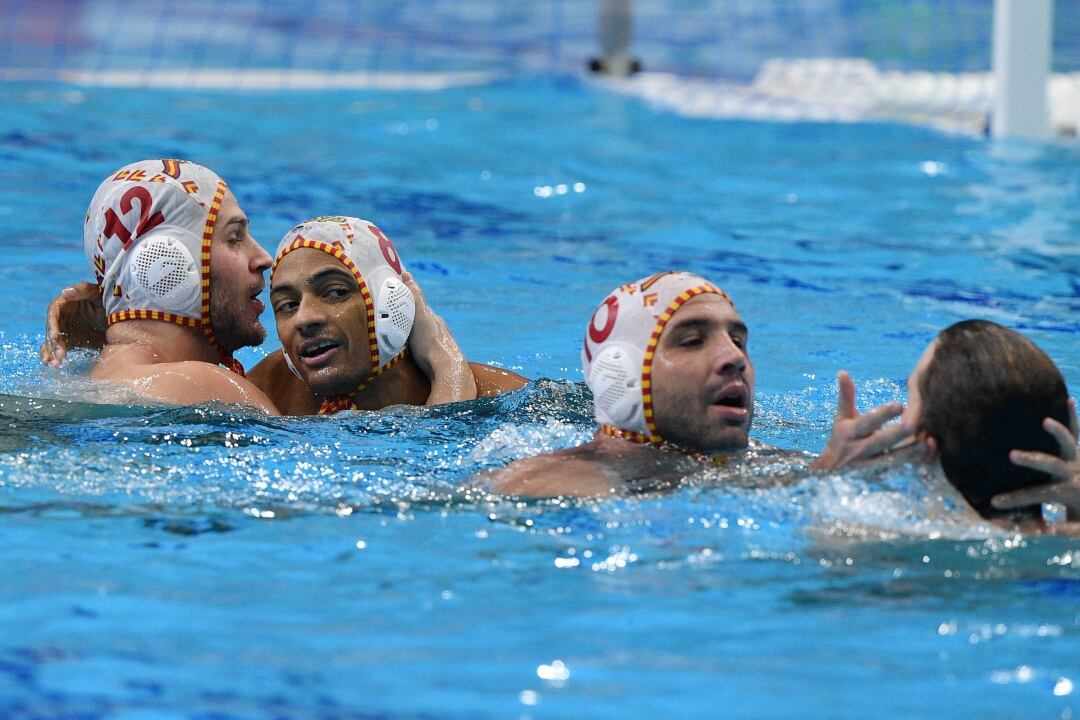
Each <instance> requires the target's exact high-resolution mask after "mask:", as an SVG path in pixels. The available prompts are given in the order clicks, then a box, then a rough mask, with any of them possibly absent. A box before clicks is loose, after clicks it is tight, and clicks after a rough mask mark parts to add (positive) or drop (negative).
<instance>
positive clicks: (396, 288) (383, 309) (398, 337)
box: [375, 277, 416, 357]
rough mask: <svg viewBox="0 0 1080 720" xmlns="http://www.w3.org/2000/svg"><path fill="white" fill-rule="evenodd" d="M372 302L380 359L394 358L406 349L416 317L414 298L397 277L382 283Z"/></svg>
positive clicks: (407, 287)
mask: <svg viewBox="0 0 1080 720" xmlns="http://www.w3.org/2000/svg"><path fill="white" fill-rule="evenodd" d="M375 297H376V298H378V300H376V302H375V339H376V342H378V343H379V354H380V356H387V355H389V356H390V357H393V356H395V355H397V354H398V353H399V352H401V351H402V350H404V349H405V345H406V344H407V343H408V342H409V333H411V332H412V327H413V320H414V319H415V318H416V298H415V297H413V293H412V290H410V289H409V286H408V285H406V284H405V283H404V282H403V281H402V280H401V279H400V278H397V277H388V278H386V279H385V280H383V281H382V285H380V286H379V289H378V291H377V292H376V293H375Z"/></svg>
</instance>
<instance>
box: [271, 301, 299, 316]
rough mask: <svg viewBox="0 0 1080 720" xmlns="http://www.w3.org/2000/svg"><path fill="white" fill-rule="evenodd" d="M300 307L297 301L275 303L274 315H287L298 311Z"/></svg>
mask: <svg viewBox="0 0 1080 720" xmlns="http://www.w3.org/2000/svg"><path fill="white" fill-rule="evenodd" d="M298 305H299V303H297V302H296V301H295V300H279V301H278V302H276V303H274V313H275V314H277V315H287V314H288V313H291V312H293V311H294V310H296V308H297V306H298Z"/></svg>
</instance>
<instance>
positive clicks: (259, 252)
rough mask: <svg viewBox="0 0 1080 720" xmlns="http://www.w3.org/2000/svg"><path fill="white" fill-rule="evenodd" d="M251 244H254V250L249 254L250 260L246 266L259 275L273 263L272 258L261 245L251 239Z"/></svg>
mask: <svg viewBox="0 0 1080 720" xmlns="http://www.w3.org/2000/svg"><path fill="white" fill-rule="evenodd" d="M251 244H252V245H254V246H255V252H254V253H252V255H251V260H250V261H249V262H248V267H249V268H250V269H251V272H254V273H259V274H260V275H261V274H262V273H264V272H266V271H267V270H269V269H270V266H271V265H272V264H273V260H272V259H271V258H270V253H268V252H266V250H264V249H263V246H262V245H260V244H259V243H257V242H255V240H254V239H252V241H251Z"/></svg>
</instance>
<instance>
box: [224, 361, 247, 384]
mask: <svg viewBox="0 0 1080 720" xmlns="http://www.w3.org/2000/svg"><path fill="white" fill-rule="evenodd" d="M221 364H222V365H224V366H225V367H227V368H228V369H230V370H232V371H233V372H234V373H236V374H237V375H239V376H240V377H242V378H246V377H247V373H246V372H244V366H243V365H242V364H241V363H240V361H239V360H237V359H236V358H234V357H233V356H232V355H226V356H225V357H223V358H222V359H221Z"/></svg>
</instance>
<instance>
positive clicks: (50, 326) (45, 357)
mask: <svg viewBox="0 0 1080 720" xmlns="http://www.w3.org/2000/svg"><path fill="white" fill-rule="evenodd" d="M69 291H74V288H64V289H63V290H62V291H61V292H60V297H58V298H56V299H55V300H53V301H52V302H51V303H49V309H48V310H47V311H46V313H45V342H44V343H42V345H41V361H42V362H43V363H46V364H48V365H52V366H53V367H60V363H61V362H63V360H64V355H66V354H67V346H66V344H65V343H64V341H63V333H62V332H60V305H61V302H62V298H64V297H65V295H67V294H68V293H69Z"/></svg>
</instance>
